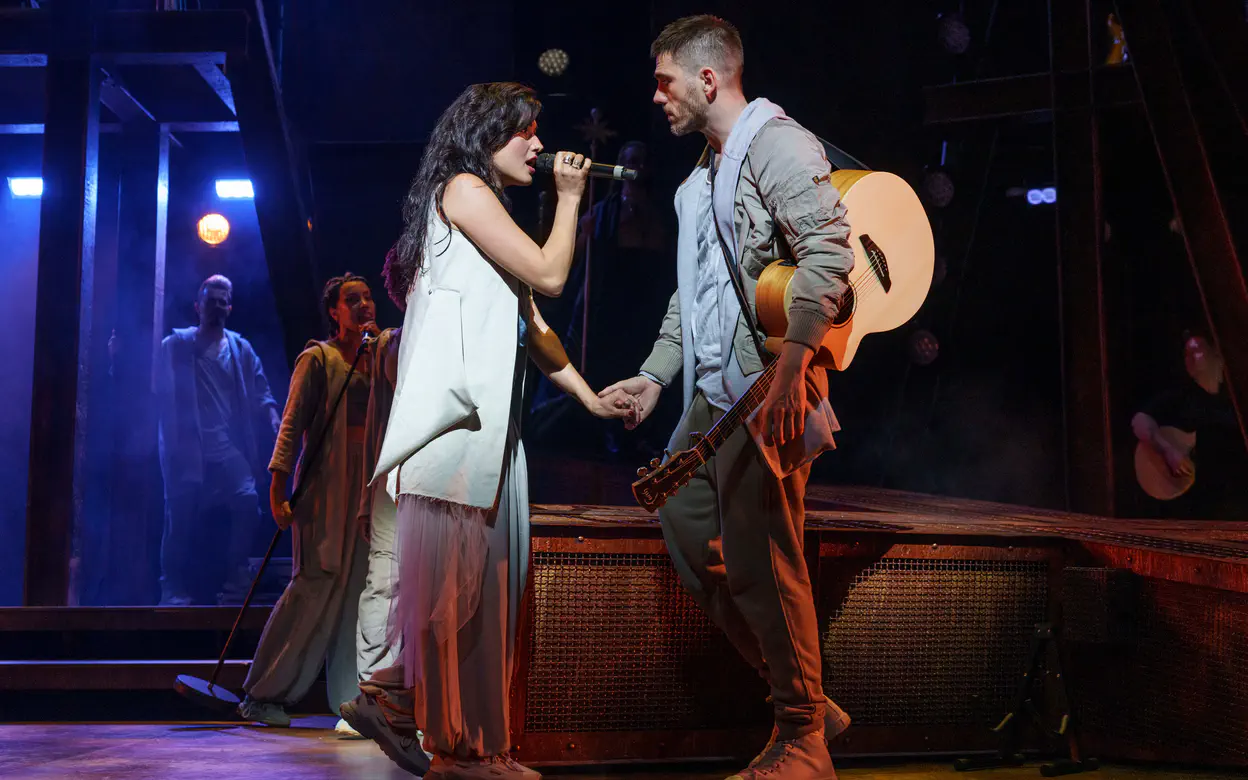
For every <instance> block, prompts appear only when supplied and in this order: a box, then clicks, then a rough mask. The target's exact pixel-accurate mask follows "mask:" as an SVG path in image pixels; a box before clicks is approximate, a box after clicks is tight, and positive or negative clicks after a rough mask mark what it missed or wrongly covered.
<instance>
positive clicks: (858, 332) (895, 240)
mask: <svg viewBox="0 0 1248 780" xmlns="http://www.w3.org/2000/svg"><path fill="white" fill-rule="evenodd" d="M832 184H833V186H835V187H836V188H837V190H838V191H839V192H840V193H841V202H842V203H844V204H845V210H846V219H847V220H848V222H849V227H850V231H849V240H850V245H851V246H852V247H853V250H854V270H853V271H851V272H850V274H849V284H850V291H849V293H848V294H847V296H846V298H845V304H844V306H843V307H842V309H843V310H842V311H841V312H840V313H839V314H838V316H837V320H836V322H835V323H834V324H833V326H832V329H831V330H829V331H828V335H827V336H826V337H825V338H824V341H823V344H822V345H821V347H820V349H819V353H818V354H817V355H816V356H815V363H816V365H820V366H823V367H824V368H834V369H836V370H837V371H844V370H845V368H846V367H847V366H848V365H849V364H850V362H851V361H853V359H854V355H856V354H857V352H858V345H859V344H860V343H861V342H862V339H863V337H865V336H866V335H867V334H868V333H883V332H884V331H889V330H892V329H894V328H897V327H899V326H901V325H904V324H905V323H906V322H908V321H909V320H910V318H911V317H913V316H914V315H915V313H916V312H918V310H919V307H920V306H922V305H923V301H924V300H925V299H926V298H927V293H928V290H929V289H930V288H931V286H932V270H933V268H934V267H935V263H936V250H935V243H934V242H933V240H932V227H931V224H930V223H929V222H928V219H927V212H926V211H925V210H924V209H923V204H922V203H921V202H920V201H919V197H918V195H916V194H915V192H914V190H913V189H911V188H910V185H909V184H906V182H905V180H903V179H902V178H901V177H899V176H896V175H894V174H891V173H885V172H883V171H848V170H841V171H833V172H832ZM796 271H797V266H796V265H794V264H793V263H792V262H791V261H785V260H781V261H777V262H775V263H772V264H771V265H769V266H767V267H766V268H765V269H763V273H762V274H761V275H760V276H759V278H758V289H757V290H756V296H755V299H756V301H757V308H758V319H759V324H760V325H761V327H762V330H763V332H764V333H766V334H768V339H767V349H768V350H770V351H771V352H774V353H777V354H778V353H779V350H780V347H781V346H782V345H783V343H784V334H785V331H786V330H787V329H788V325H789V304H790V303H791V302H792V300H793V296H792V292H791V290H790V284H791V282H792V281H793V275H794V273H795V272H796Z"/></svg>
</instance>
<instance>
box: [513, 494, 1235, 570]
mask: <svg viewBox="0 0 1248 780" xmlns="http://www.w3.org/2000/svg"><path fill="white" fill-rule="evenodd" d="M532 522H533V524H534V526H535V528H534V532H533V533H534V536H540V535H542V534H543V533H544V532H546V531H545V529H551V530H553V529H559V528H563V529H569V528H592V529H611V528H619V527H643V528H644V527H654V528H656V529H657V527H658V517H657V516H656V515H654V514H651V513H649V512H646V511H645V510H643V509H641V508H640V507H636V506H632V507H628V506H623V507H605V506H577V505H556V504H545V505H535V506H534V507H533V514H532ZM806 530H807V531H808V532H819V533H820V534H821V535H825V534H826V535H838V534H847V535H861V534H869V535H871V537H872V538H876V539H879V538H892V539H895V540H896V541H897V542H898V543H902V542H914V541H927V540H934V541H937V542H943V543H946V544H952V543H960V544H973V543H975V542H976V540H985V539H991V538H996V539H1001V538H1017V539H1019V540H1020V542H1021V541H1023V540H1027V541H1028V542H1029V543H1035V542H1036V541H1038V540H1049V541H1051V542H1060V543H1068V544H1070V545H1074V546H1077V547H1079V548H1082V549H1083V550H1085V551H1086V552H1087V553H1088V555H1089V556H1090V561H1094V562H1095V563H1097V564H1098V565H1103V566H1112V567H1115V568H1124V569H1129V570H1131V571H1133V572H1135V573H1136V574H1140V575H1143V576H1148V577H1157V578H1161V579H1165V580H1168V581H1173V582H1183V583H1187V584H1192V585H1203V586H1206V587H1214V588H1221V589H1225V590H1231V591H1235V592H1239V593H1245V592H1248V522H1229V521H1215V520H1209V521H1201V520H1185V521H1184V520H1131V519H1114V518H1105V517H1097V516H1095V515H1084V514H1078V513H1073V512H1061V511H1057V510H1050V509H1038V508H1031V507H1021V506H1013V505H1010V504H998V503H993V502H989V501H975V500H972V499H965V498H948V497H943V496H930V495H925V494H921V493H907V492H903V491H898V490H884V489H881V488H858V487H831V486H821V485H812V486H810V488H809V490H808V492H807V496H806Z"/></svg>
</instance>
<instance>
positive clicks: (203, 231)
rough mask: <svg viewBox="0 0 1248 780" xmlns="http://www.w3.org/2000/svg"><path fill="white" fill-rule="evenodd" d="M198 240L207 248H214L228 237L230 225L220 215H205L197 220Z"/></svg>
mask: <svg viewBox="0 0 1248 780" xmlns="http://www.w3.org/2000/svg"><path fill="white" fill-rule="evenodd" d="M198 230H199V238H200V240H201V241H203V242H204V243H205V244H208V245H209V246H216V245H217V244H220V243H221V242H222V241H224V240H225V239H227V238H229V235H230V223H229V221H228V220H227V219H226V218H225V217H223V216H221V215H220V214H205V215H204V216H203V218H202V219H200V220H199V226H198Z"/></svg>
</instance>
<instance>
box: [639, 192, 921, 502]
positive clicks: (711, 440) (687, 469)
mask: <svg viewBox="0 0 1248 780" xmlns="http://www.w3.org/2000/svg"><path fill="white" fill-rule="evenodd" d="M831 183H832V185H833V186H834V187H836V188H837V190H838V191H839V192H840V194H841V202H842V203H843V204H844V205H845V209H846V217H847V220H848V222H849V227H850V232H849V241H850V245H851V246H852V247H853V250H854V268H853V270H852V271H850V273H849V291H848V292H847V294H846V296H845V299H844V302H843V305H842V306H841V310H840V311H839V312H838V314H837V318H836V320H835V322H833V324H832V328H831V329H830V330H829V331H828V333H827V335H826V336H825V337H824V339H823V343H822V344H820V346H819V349H818V351H817V352H816V354H815V357H814V358H813V360H812V363H813V364H814V365H817V366H820V367H822V368H831V369H836V370H837V371H844V370H845V369H846V368H847V367H848V366H849V364H850V363H851V362H852V361H853V359H854V356H855V355H856V354H857V353H858V346H859V344H860V343H861V342H862V340H863V338H864V337H866V336H867V335H868V334H870V333H883V332H885V331H889V330H892V329H894V328H897V327H899V326H901V325H903V324H905V323H906V322H907V321H909V319H910V318H911V317H913V316H914V315H915V313H916V312H918V310H919V307H920V306H922V305H923V301H924V300H925V299H926V298H927V293H928V290H929V289H930V288H931V285H932V270H933V268H934V266H935V262H936V252H935V244H934V242H933V240H932V227H931V224H930V223H929V222H928V219H927V212H926V211H924V209H923V204H922V203H921V202H920V201H919V198H918V196H917V195H916V194H915V192H914V190H913V189H911V187H910V185H909V184H906V182H905V181H904V180H903V179H902V178H901V177H899V176H895V175H894V174H891V173H885V172H882V171H859V170H839V171H833V172H832V174H831ZM796 271H797V265H796V263H794V262H793V261H791V260H779V261H776V262H774V263H772V264H771V265H769V266H767V267H766V268H764V269H763V272H762V274H761V275H760V276H759V278H758V287H757V290H756V296H755V306H756V308H757V310H758V320H759V326H760V327H761V329H762V331H763V333H764V335H766V336H767V338H766V341H765V343H764V347H765V348H766V350H767V351H768V352H771V353H772V354H773V355H779V354H780V350H781V348H782V347H783V346H784V333H785V331H786V330H787V329H788V324H789V304H790V302H791V301H792V299H793V296H792V291H791V286H792V282H793V276H794V274H795V273H796ZM763 357H764V359H766V356H763ZM776 366H777V362H776V361H774V360H772V361H771V362H770V364H769V365H768V366H767V367H766V368H765V369H764V370H763V373H762V374H761V375H760V376H759V377H758V379H756V380H755V381H754V383H753V384H752V385H751V386H750V389H749V390H747V391H746V393H745V394H744V395H742V396H741V397H740V398H739V399H737V402H736V403H735V404H733V406H732V408H731V409H729V410H728V412H727V413H726V414H724V416H723V417H721V418H720V419H719V422H717V423H716V424H715V425H714V426H713V427H712V428H711V429H710V430H709V431H707V432H706V433H705V434H702V433H693V434H690V443H691V445H692V446H691V447H690V448H689V449H686V450H681V451H680V452H677V453H675V454H673V455H671V457H669V458H668V460H667V461H666V462H660V461H659V460H658V459H657V458H656V459H655V460H652V461H650V464H649V465H648V466H645V467H642V468H640V469H638V470H637V476H638V477H639V479H638V480H637V481H636V482H634V483H633V496H634V497H635V498H636V499H637V503H639V504H641V506H643V507H645V508H646V509H648V510H650V511H654V510H656V509H658V508H659V507H661V506H663V504H664V503H666V501H667V499H668V498H670V497H671V496H672V495H673V494H674V493H675V492H676V491H677V490H679V489H680V488H681V487H683V486H684V485H685V484H686V483H687V482H688V481H689V480H690V479H691V478H692V477H693V475H694V473H695V472H696V471H697V470H698V468H700V467H701V466H702V465H703V464H704V463H706V461H707V460H708V459H710V457H711V456H712V455H714V454H715V451H716V450H717V449H718V448H719V447H720V446H721V445H722V444H723V443H724V441H726V440H727V439H728V437H729V436H731V435H732V433H733V432H734V431H736V429H737V428H738V427H739V426H740V425H741V424H742V423H743V422H745V421H746V420H748V419H749V417H750V416H751V415H752V414H753V413H754V410H755V409H757V408H758V407H759V405H760V404H762V402H763V399H765V398H766V397H767V391H768V390H769V389H770V388H771V383H772V381H774V379H775V376H776Z"/></svg>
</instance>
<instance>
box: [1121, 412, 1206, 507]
mask: <svg viewBox="0 0 1248 780" xmlns="http://www.w3.org/2000/svg"><path fill="white" fill-rule="evenodd" d="M1157 435H1158V436H1160V437H1161V438H1162V439H1164V440H1165V441H1166V443H1168V444H1169V445H1170V446H1171V447H1174V448H1175V449H1176V450H1178V451H1179V452H1181V453H1183V455H1184V456H1185V457H1186V456H1190V455H1191V454H1192V448H1193V447H1195V446H1196V434H1195V433H1188V432H1187V431H1183V430H1179V429H1178V428H1171V427H1170V426H1168V425H1163V426H1161V427H1160V428H1158V430H1157ZM1135 481H1136V482H1139V483H1140V487H1141V488H1143V490H1144V492H1145V493H1147V494H1149V495H1150V496H1152V497H1153V498H1156V499H1158V500H1159V501H1172V500H1174V499H1176V498H1178V497H1179V496H1181V495H1183V494H1184V493H1186V492H1187V491H1189V490H1191V489H1192V485H1194V484H1195V483H1196V474H1195V473H1194V470H1193V473H1191V474H1178V475H1176V474H1175V473H1174V472H1172V471H1171V470H1170V465H1169V464H1168V463H1166V459H1165V458H1164V457H1162V454H1161V453H1160V452H1158V451H1157V450H1155V449H1153V448H1152V447H1150V446H1148V445H1147V444H1145V443H1144V442H1139V443H1138V444H1137V445H1136V446H1135Z"/></svg>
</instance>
